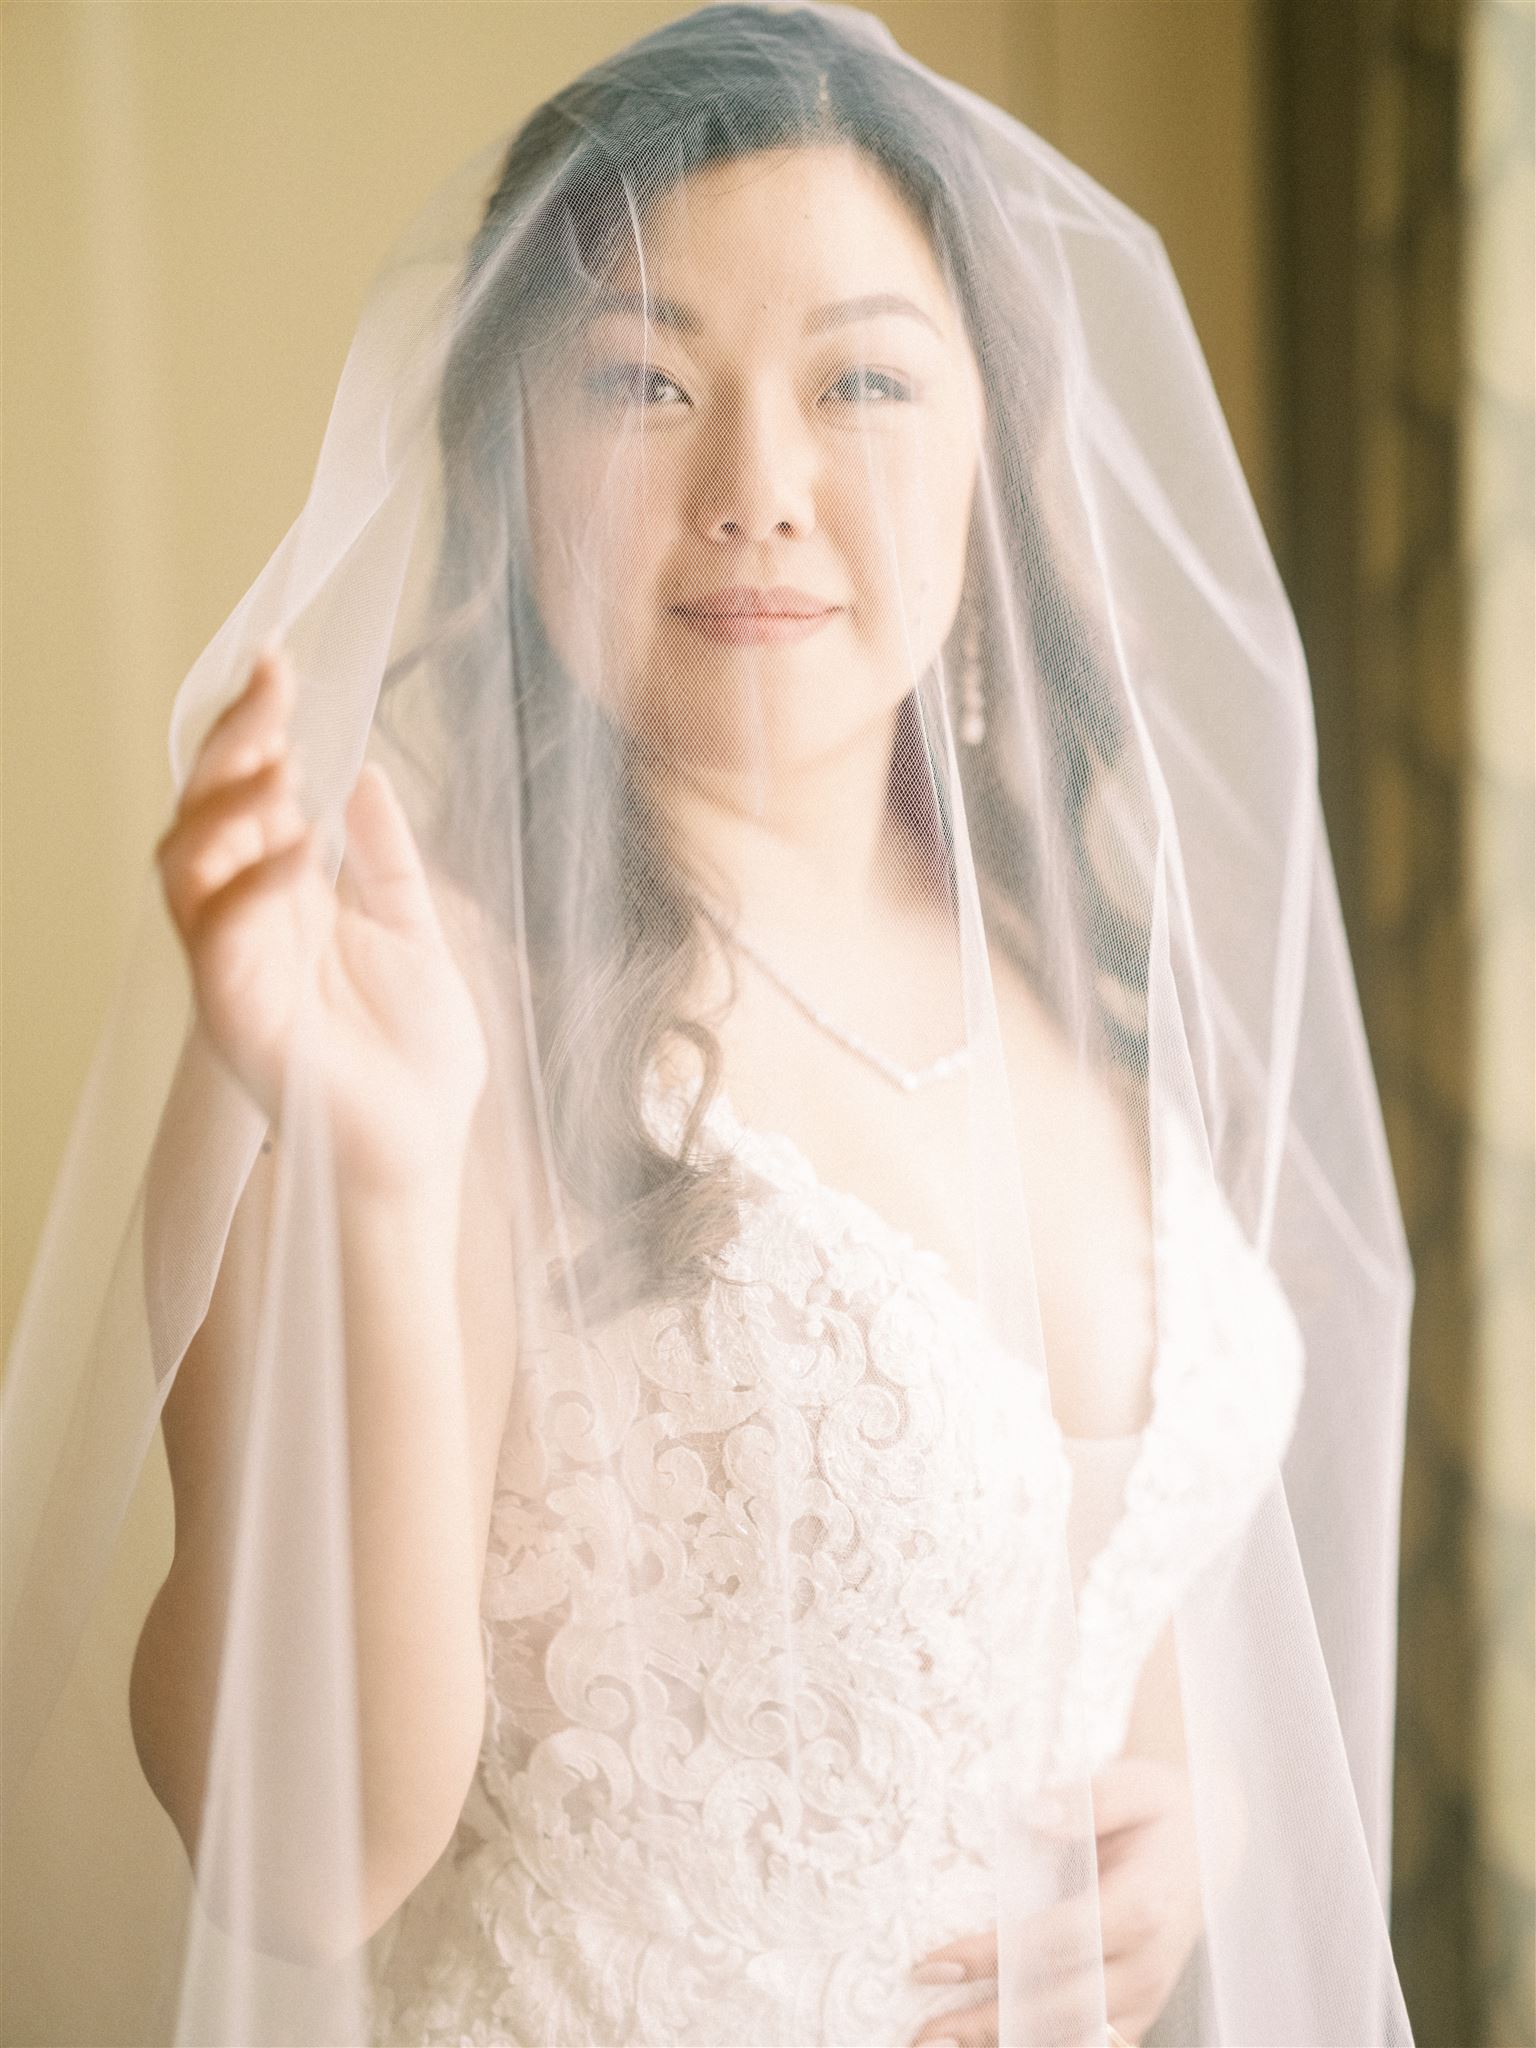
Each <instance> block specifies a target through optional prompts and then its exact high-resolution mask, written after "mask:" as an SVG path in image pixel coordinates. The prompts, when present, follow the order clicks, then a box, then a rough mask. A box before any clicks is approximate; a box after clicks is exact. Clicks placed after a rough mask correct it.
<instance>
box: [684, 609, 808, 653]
mask: <svg viewBox="0 0 1536 2048" xmlns="http://www.w3.org/2000/svg"><path fill="white" fill-rule="evenodd" d="M839 609H840V607H838V606H832V607H831V608H829V609H828V610H827V611H824V612H813V613H812V614H811V615H810V616H809V617H808V618H803V617H797V616H796V615H795V614H793V613H790V612H690V611H687V610H685V609H683V608H682V607H681V606H679V608H678V617H679V618H680V619H686V620H687V622H688V624H689V625H690V626H692V627H693V629H694V631H695V632H697V633H702V634H703V635H704V637H705V639H706V640H715V641H723V642H725V644H726V645H727V646H730V647H745V646H758V647H778V646H782V645H784V644H785V643H786V642H788V641H791V640H806V639H809V637H810V636H811V634H812V633H819V632H820V631H821V629H822V627H823V626H825V625H826V624H827V623H828V621H829V620H831V619H835V618H836V617H837V614H838V610H839Z"/></svg>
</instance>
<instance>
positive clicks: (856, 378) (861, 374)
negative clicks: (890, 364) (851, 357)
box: [832, 367, 912, 403]
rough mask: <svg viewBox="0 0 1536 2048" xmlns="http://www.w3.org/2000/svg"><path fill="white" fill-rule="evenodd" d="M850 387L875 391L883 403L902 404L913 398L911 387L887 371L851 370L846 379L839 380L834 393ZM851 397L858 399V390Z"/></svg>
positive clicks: (840, 378)
mask: <svg viewBox="0 0 1536 2048" xmlns="http://www.w3.org/2000/svg"><path fill="white" fill-rule="evenodd" d="M850 385H852V386H856V387H857V386H861V385H862V387H863V388H864V390H866V391H873V392H874V393H875V395H876V396H878V397H879V398H880V399H881V401H882V402H883V403H892V402H894V403H901V402H903V401H905V400H907V399H910V398H911V396H912V387H911V385H910V384H907V383H905V382H904V381H903V380H902V379H901V378H900V377H893V376H892V375H891V374H890V372H889V371H887V370H869V369H865V368H863V367H860V368H859V369H857V370H850V371H849V372H848V374H847V376H846V377H839V378H838V380H837V382H836V383H835V384H834V385H833V387H832V389H833V390H834V391H842V390H844V389H845V387H847V386H850ZM849 395H850V396H851V397H854V398H857V397H858V396H859V395H860V393H859V391H858V390H857V389H854V390H853V391H851V392H850V393H849Z"/></svg>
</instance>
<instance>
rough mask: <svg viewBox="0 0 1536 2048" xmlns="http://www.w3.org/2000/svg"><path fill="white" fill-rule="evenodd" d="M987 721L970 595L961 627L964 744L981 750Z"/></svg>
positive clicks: (973, 608) (961, 733)
mask: <svg viewBox="0 0 1536 2048" xmlns="http://www.w3.org/2000/svg"><path fill="white" fill-rule="evenodd" d="M986 731H987V719H986V713H985V711H984V710H983V709H982V700H981V644H980V634H979V632H978V629H977V624H976V601H975V599H974V597H971V596H970V595H967V597H966V599H965V615H964V618H963V619H962V621H961V626H960V741H961V744H962V745H963V746H967V747H979V746H980V745H981V742H982V740H983V739H984V738H985V737H986Z"/></svg>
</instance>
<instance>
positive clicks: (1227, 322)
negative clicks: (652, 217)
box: [0, 0, 1270, 1332]
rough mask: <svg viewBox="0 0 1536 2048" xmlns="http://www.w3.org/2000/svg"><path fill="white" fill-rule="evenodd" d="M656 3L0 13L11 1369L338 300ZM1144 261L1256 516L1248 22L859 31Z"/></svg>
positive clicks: (1037, 6)
mask: <svg viewBox="0 0 1536 2048" xmlns="http://www.w3.org/2000/svg"><path fill="white" fill-rule="evenodd" d="M686 11H688V10H687V7H686V6H683V5H679V4H675V0H489V4H461V0H403V4H397V0H337V4H331V0H190V4H188V0H170V4H162V0H80V4H77V0H38V4H32V0H12V4H10V5H9V6H8V7H6V9H5V11H4V46H3V47H4V68H5V81H4V83H5V139H4V152H5V154H4V174H5V188H4V243H3V251H0V253H3V260H4V276H5V307H6V311H5V385H6V388H5V399H6V403H5V411H4V469H5V475H4V482H5V495H4V547H5V562H6V575H5V586H4V615H3V629H4V645H5V649H6V654H7V661H6V685H7V687H6V693H5V711H4V740H5V787H4V798H5V805H4V842H3V844H4V856H5V863H4V872H5V876H6V893H5V994H4V1043H5V1055H6V1058H5V1080H4V1091H5V1092H4V1111H5V1139H6V1170H5V1207H4V1231H5V1273H4V1297H3V1310H4V1321H5V1328H6V1330H7V1332H9V1331H10V1329H11V1327H12V1325H13V1323H14V1319H15V1315H16V1310H17V1306H18V1303H19V1299H20V1294H21V1289H22V1286H23V1284H24V1281H25V1278H26V1272H27V1268H28V1265H29V1263H30V1260H31V1257H32V1252H33V1248H34V1247H35V1244H36V1241H37V1235H38V1231H39V1229H40V1226H41V1221H42V1216H43V1212H44V1208H45V1205H46V1202H47V1197H48V1192H49V1189H50V1187H51V1184H52V1180H53V1176H54V1173H55V1171H56V1168H57V1163H58V1160H59V1156H60V1153H61V1151H62V1148H63V1144H64V1140H65V1135H66V1132H67V1129H68V1124H69V1118H70V1115H71V1112H72V1109H73V1106H74V1103H75V1101H76V1098H77V1096H78V1093H79V1090H80V1087H81V1084H82V1081H83V1078H84V1074H85V1071H86V1066H87V1063H88V1060H89V1058H90V1054H91V1050H92V1047H93V1045H94V1043H95V1040H96V1037H97V1034H98V1031H99V1029H100V1027H101V1023H102V1019H103V1016H104V1014H105V1008H106V1004H107V1000H108V995H109V991H110V989H111V987H112V984H113V981H114V979H115V976H116V973H117V970H118V967H119V965H120V962H121V959H122V955H123V952H124V949H125V947H126V945H127V942H128V932H129V929H130V926H131V923H132V920H133V916H134V913H135V909H136V906H137V904H138V901H139V892H140V890H141V889H142V888H143V887H144V886H146V878H147V875H148V872H149V871H148V859H149V851H150V848H151V846H152V844H153V841H154V838H155V836H156V834H157V832H158V831H159V830H160V829H161V827H162V826H163V824H164V822H165V818H166V816H167V815H168V806H169V801H170V778H169V771H168V768H167V765H166V754H165V731H166V722H167V716H168V712H169V707H170V702H171V698H172V695H173V694H174V691H175V687H176V685H177V683H178V682H179V680H180V678H181V676H182V675H183V674H184V672H185V671H186V669H187V668H188V667H189V666H190V665H191V662H192V660H193V658H194V657H195V656H196V654H197V653H198V651H199V649H200V648H201V647H202V646H203V644H204V643H205V642H206V640H207V639H208V638H209V636H210V635H211V634H212V633H213V631H214V630H215V628H216V627H217V626H218V624H219V622H220V620H221V619H222V618H223V617H224V615H225V614H226V612H227V611H228V610H229V609H230V608H231V606H232V605H233V604H234V602H235V601H236V599H237V598H238V597H239V595H240V594H241V592H242V591H243V590H244V588H245V587H246V585H247V584H248V583H249V582H250V580H251V579H252V577H253V576H254V575H255V573H256V571H257V570H258V569H259V567H260V566H261V564H262V562H263V561H264V560H265V558H266V556H267V555H268V553H269V552H270V551H271V549H272V548H273V547H274V546H275V545H276V543H277V541H278V539H279V538H280V536H281V534H282V533H283V531H284V530H285V529H286V527H287V525H288V524H289V522H290V520H291V519H292V518H293V517H294V515H295V513H296V512H297V511H298V508H299V505H300V503H301V502H302V499H303V495H304V492H305V489H306V487H307V484H308V479H309V475H310V471H311V468H312V465H313V461H314V457H315V453H316V450H317V448H318V446H319V441H320V435H321V432H322V430H323V427H324V424H325V419H326V415H327V412H328V409H329V405H330V399H331V394H332V391H333V389H334V385H335V380H336V377H337V374H338V372H339V370H340V366H341V361H342V357H343V354H344V352H345V349H346V345H347V341H348V339H349V336H350V333H351V327H352V323H353V320H354V318H355V316H356V313H357V310H358V307H359V305H360V302H361V299H362V296H363V293H364V290H365V287H366V284H367V281H368V279H369V277H370V275H371V273H372V271H373V269H374V267H375V265H376V264H377V262H378V261H379V259H380V258H381V257H382V255H383V253H384V250H385V248H386V246H387V244H388V242H389V240H390V238H391V236H392V234H393V233H394V231H395V230H396V229H397V228H398V227H399V226H400V225H401V224H402V223H403V222H404V221H405V220H406V219H407V218H408V217H409V216H410V214H411V212H412V211H413V209H414V207H415V206H416V205H417V203H418V202H419V201H420V199H421V198H422V197H423V196H424V195H425V194H426V193H427V192H428V191H429V190H430V189H431V188H432V186H433V185H434V184H435V182H436V181H437V180H438V179H439V178H441V177H443V176H445V175H446V174H447V173H448V172H449V171H450V170H452V169H453V168H454V167H455V166H456V165H457V164H458V163H459V162H460V161H461V160H462V159H463V158H465V157H466V156H468V155H469V153H470V152H471V151H472V150H474V149H476V148H478V147H479V146H480V145H482V144H483V143H485V142H488V141H490V140H491V139H492V138H493V137H494V136H496V135H497V134H498V133H500V132H501V131H502V130H503V129H505V128H506V127H508V126H509V125H510V124H511V123H513V122H514V121H515V120H516V119H517V118H518V117H519V116H520V115H521V114H522V113H523V112H524V111H526V109H527V108H528V107H529V106H530V105H531V104H533V103H534V102H535V101H536V100H538V99H539V98H541V97H542V96H543V95H545V94H546V93H548V92H549V91H550V90H551V89H552V88H553V87H554V86H556V85H557V84H559V83H560V82H561V81H562V80H564V79H565V78H567V77H569V76H570V75H571V74H573V73H574V72H576V71H577V70H579V69H580V68H581V67H582V66H583V65H585V64H586V63H588V62H589V61H590V60H592V59H593V58H595V57H597V56H598V55H600V54H601V53H603V52H604V51H606V50H609V49H611V48H613V47H615V46H617V45H618V44H620V43H622V42H624V41H627V40H628V39H629V38H630V37H632V36H634V35H637V34H640V33H641V32H643V31H644V30H645V29H647V28H648V27H650V26H652V25H654V24H656V23H659V22H661V21H663V20H666V19H668V18H670V17H672V16H673V15H676V14H679V13H684V12H686ZM873 11H875V12H877V13H879V14H881V15H882V16H883V17H884V18H885V19H886V20H887V21H888V22H889V24H890V26H891V28H892V30H893V32H894V33H895V35H896V37H897V39H898V41H900V42H901V43H902V44H903V45H904V46H905V47H906V48H908V49H909V50H911V51H912V53H913V54H914V55H915V56H917V57H918V58H920V59H921V60H922V61H923V62H924V63H927V64H930V65H932V66H933V67H934V68H935V69H937V70H940V71H943V72H945V73H946V74H948V75H949V76H952V77H954V78H957V79H959V80H960V81H961V82H962V83H964V84H966V85H969V86H971V87H972V88H973V89H975V90H977V91H979V92H981V93H984V94H985V95H986V96H987V97H989V98H992V99H995V100H997V101H999V102H1000V103H1001V104H1003V105H1005V106H1007V107H1009V108H1010V110H1012V111H1015V112H1017V113H1019V114H1020V115H1021V116H1022V117H1023V118H1024V119H1026V120H1028V121H1029V122H1030V123H1031V124H1032V125H1034V126H1036V127H1037V128H1039V129H1040V130H1041V132H1042V133H1044V134H1045V135H1046V136H1048V137H1049V139H1050V140H1052V141H1053V142H1055V143H1056V144H1057V146H1058V147H1060V148H1062V149H1063V150H1065V151H1066V152H1067V154H1068V155H1070V156H1073V157H1074V158H1076V159H1077V160H1078V161H1080V162H1081V163H1083V164H1084V165H1085V167H1086V168H1088V169H1089V170H1091V171H1092V172H1093V173H1094V174H1095V175H1096V176H1099V177H1101V178H1102V179H1103V180H1104V181H1105V182H1106V183H1107V184H1109V185H1110V187H1111V189H1113V190H1115V191H1116V192H1117V193H1118V194H1119V195H1120V196H1121V197H1122V198H1124V199H1126V200H1127V201H1128V202H1129V203H1130V204H1131V205H1132V206H1134V207H1136V208H1137V210H1138V211H1140V212H1143V213H1145V214H1146V215H1147V216H1148V218H1150V219H1151V220H1152V221H1153V223H1154V224H1155V225H1156V226H1157V227H1158V228H1159V229H1160V230H1161V232H1162V233H1163V235H1164V238H1165V240H1166V241H1167V243H1168V245H1169V249H1170V252H1171V254H1172V256H1173V260H1174V264H1175V268H1176V269H1177V271H1178V273H1179V275H1180V277H1181V278H1182V279H1183V281H1184V284H1185V289H1186V293H1187V295H1188V297H1189V300H1190V304H1191V309H1192V312H1193V314H1194V318H1195V324H1196V327H1197V329H1198V330H1199V332H1200V334H1201V337H1202V339H1203V340H1204V342H1205V344H1206V347H1207V350H1208V352H1209V354H1210V356H1211V359H1212V367H1213V371H1214V373H1215V377H1216V382H1217V387H1218V389H1219V390H1220V392H1221V395H1222V398H1223V402H1224V403H1225V405H1226V406H1227V408H1228V412H1229V415H1230V417H1231V420H1232V424H1233V430H1234V435H1235V438H1236V440H1237V444H1238V449H1239V453H1240V454H1241V456H1242V457H1243V460H1244V462H1245V464H1246V466H1247V468H1248V470H1249V474H1250V477H1251V478H1252V479H1253V482H1254V487H1255V492H1256V495H1257V496H1258V499H1259V503H1260V509H1261V511H1266V510H1267V508H1268V497H1269V474H1270V465H1269V451H1268V446H1267V441H1266V432H1265V394H1266V386H1267V375H1268V367H1267V362H1266V355H1265V347H1264V334H1265V331H1266V322H1265V297H1264V251H1265V236H1264V233H1263V218H1262V214H1263V208H1262V200H1263V193H1262V189H1261V185H1260V177H1259V160H1260V148H1261V141H1262V137H1261V134H1260V131H1259V128H1258V126H1257V121H1256V113H1257V108H1258V101H1259V95H1258V92H1257V77H1256V64H1257V55H1256V31H1255V20H1256V7H1255V6H1254V5H1252V4H1249V0H1217V4H1213V0H887V4H885V5H884V6H880V7H877V8H876V9H874V10H873Z"/></svg>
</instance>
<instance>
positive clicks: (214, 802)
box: [155, 756, 307, 931]
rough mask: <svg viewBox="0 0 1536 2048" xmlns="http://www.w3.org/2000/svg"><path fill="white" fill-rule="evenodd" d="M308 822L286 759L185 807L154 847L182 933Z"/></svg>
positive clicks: (169, 900)
mask: <svg viewBox="0 0 1536 2048" xmlns="http://www.w3.org/2000/svg"><path fill="white" fill-rule="evenodd" d="M306 822H307V821H306V820H305V817H304V814H303V812H302V810H301V809H300V808H299V805H298V802H297V800H296V798H295V796H294V793H293V771H292V767H291V764H290V763H289V761H288V759H287V758H286V756H279V757H278V758H277V759H275V760H272V761H268V762H267V763H266V764H265V765H264V766H263V767H260V768H258V769H256V770H255V772H254V773H252V774H250V775H246V776H244V777H242V778H241V779H240V780H238V781H235V782H227V783H223V784H221V785H219V786H217V787H216V788H214V789H213V790H212V791H211V792H210V793H209V794H207V795H205V796H203V797H201V798H200V799H198V800H197V801H196V802H195V803H193V804H192V805H191V806H190V807H187V806H186V805H185V804H184V805H183V808H182V810H181V811H180V812H179V813H178V816H177V819H176V822H175V823H174V824H173V825H172V826H171V827H170V829H169V830H168V831H167V832H166V833H165V834H164V835H163V836H162V837H161V839H160V841H159V842H158V844H157V845H156V847H155V858H156V860H157V861H158V863H159V867H160V875H161V881H162V885H163V887H164V890H165V895H166V901H167V902H168V903H169V905H170V909H171V914H172V916H173V917H174V918H175V920H176V922H177V924H178V925H179V926H180V927H181V929H182V930H183V931H186V930H188V929H189V928H190V926H191V924H192V922H193V920H194V919H195V918H196V917H197V916H198V914H199V913H200V911H201V910H202V908H203V906H204V905H205V903H206V902H207V900H208V899H209V897H211V896H212V895H214V894H215V893H216V892H217V891H219V890H221V889H222V888H223V887H224V885H225V884H226V883H227V882H229V881H231V880H232V879H233V878H234V876H236V875H237V874H239V873H240V872H241V870H242V869H244V868H246V867H249V866H250V865H252V864H253V863H254V862H256V861H260V860H265V859H267V858H268V857H269V856H270V855H272V854H274V853H279V852H282V851H284V850H285V849H286V848H287V847H289V846H291V845H292V844H293V843H294V841H295V840H296V839H297V838H298V837H299V836H300V834H301V833H302V832H303V831H304V830H305V829H306Z"/></svg>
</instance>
